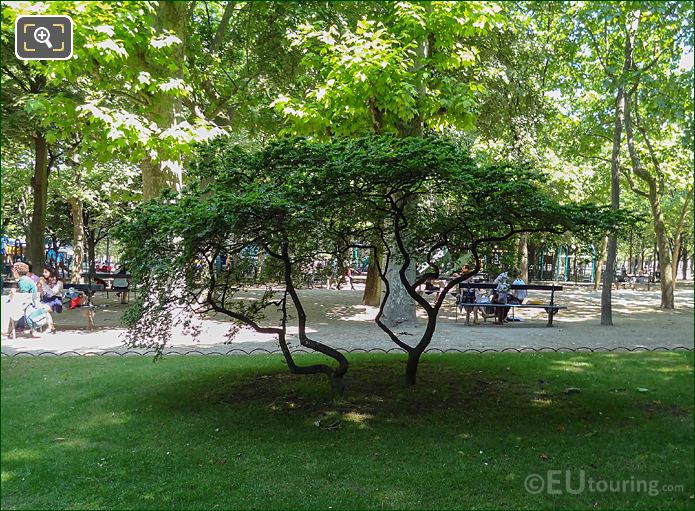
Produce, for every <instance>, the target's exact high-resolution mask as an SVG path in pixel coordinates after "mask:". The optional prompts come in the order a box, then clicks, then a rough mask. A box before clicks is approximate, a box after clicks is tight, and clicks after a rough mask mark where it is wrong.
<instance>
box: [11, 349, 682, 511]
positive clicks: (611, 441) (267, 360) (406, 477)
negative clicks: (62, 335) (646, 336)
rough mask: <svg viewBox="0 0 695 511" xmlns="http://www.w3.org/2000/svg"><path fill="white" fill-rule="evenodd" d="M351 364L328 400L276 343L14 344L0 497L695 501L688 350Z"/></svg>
mask: <svg viewBox="0 0 695 511" xmlns="http://www.w3.org/2000/svg"><path fill="white" fill-rule="evenodd" d="M309 360H313V361H316V360H318V357H308V356H305V357H300V361H301V362H307V361H309ZM350 360H351V363H352V366H351V368H350V371H349V373H348V376H347V377H346V384H347V391H346V393H345V395H344V396H342V397H333V396H332V395H331V393H330V391H329V389H328V384H327V383H326V381H325V380H324V379H323V378H321V377H315V378H314V377H307V376H292V375H289V374H287V373H286V370H285V368H284V366H283V363H282V360H281V359H280V358H278V357H270V356H252V357H245V356H227V357H195V356H187V357H171V358H168V359H165V360H163V361H161V362H158V363H156V364H155V363H153V362H152V359H151V358H147V357H129V358H114V357H108V358H107V357H91V358H15V359H8V358H3V359H2V508H3V509H14V508H23V509H37V508H53V509H65V508H82V509H96V508H114V509H115V508H160V509H161V508H197V509H199V508H238V507H243V508H249V507H250V508H328V507H329V506H332V508H333V509H338V508H346V507H347V508H379V509H380V508H602V509H607V508H614V507H620V508H643V509H656V508H674V507H675V508H692V507H693V505H694V501H693V462H694V460H693V355H692V353H682V352H681V353H664V352H655V353H639V354H619V355H618V354H593V355H589V354H574V353H567V354H484V355H479V354H465V355H430V356H426V357H425V359H424V361H423V363H422V364H421V368H420V373H419V382H418V385H417V387H416V388H414V389H406V388H404V386H403V384H402V380H403V375H402V373H403V367H404V358H403V357H401V356H396V355H392V356H385V355H353V356H351V357H350ZM569 387H576V388H578V389H580V390H579V392H569V393H568V392H566V390H567V389H568V388H569ZM639 388H642V389H647V390H648V391H646V392H645V391H639V390H638V389H639ZM318 419H324V420H323V422H322V423H321V424H323V425H325V424H330V423H331V422H333V421H334V420H336V419H340V420H341V421H342V422H341V424H342V427H340V428H337V429H331V430H324V429H319V428H318V427H316V426H315V425H314V423H315V421H317V420H318ZM549 470H550V471H553V470H557V471H560V472H559V474H560V475H559V476H555V475H553V476H552V477H560V478H561V479H562V483H563V484H561V485H558V487H557V488H560V491H561V493H560V494H557V495H548V494H547V493H545V492H541V493H540V494H531V493H529V492H527V491H526V490H525V489H524V483H525V481H526V479H527V477H528V476H529V475H531V474H540V475H541V477H542V478H545V480H547V477H548V476H547V473H548V471H549ZM566 470H569V471H571V472H570V474H571V475H570V477H571V478H572V481H571V483H572V486H571V487H570V489H573V488H577V487H578V484H579V479H580V477H581V474H582V473H583V474H584V476H585V478H586V479H585V481H587V482H586V484H587V486H588V484H589V483H588V479H589V478H592V479H594V480H596V481H606V484H608V482H610V481H613V482H614V483H613V484H616V483H615V482H616V481H617V483H620V481H627V482H628V486H627V490H626V491H620V492H613V491H600V490H601V489H603V487H602V486H601V483H598V485H597V486H596V487H595V488H594V490H595V491H590V490H589V489H588V487H585V491H583V492H581V493H579V494H572V493H569V492H566V491H564V488H565V487H564V478H565V471H566ZM581 471H583V472H581ZM642 480H644V481H645V483H644V484H655V483H653V482H651V481H658V483H656V484H658V488H655V487H649V488H652V489H656V491H652V492H651V493H652V494H651V495H650V492H649V491H646V489H645V487H644V486H642V487H639V488H637V489H635V490H630V484H632V485H633V486H632V487H633V488H635V485H637V484H638V481H642ZM630 481H632V483H630ZM647 482H648V483H647ZM664 485H675V486H680V488H675V489H673V488H667V490H671V491H661V489H663V487H664ZM609 490H610V489H609ZM638 490H639V491H638Z"/></svg>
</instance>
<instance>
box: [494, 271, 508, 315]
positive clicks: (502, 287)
mask: <svg viewBox="0 0 695 511" xmlns="http://www.w3.org/2000/svg"><path fill="white" fill-rule="evenodd" d="M493 284H497V287H496V288H495V291H494V293H493V295H492V303H499V304H501V305H507V302H508V300H509V290H510V284H509V275H508V274H507V272H506V271H505V272H502V273H500V274H499V275H498V276H497V278H496V279H495V280H494V281H493ZM495 309H496V310H495V324H496V325H502V324H504V320H505V318H506V317H507V311H508V309H509V307H495Z"/></svg>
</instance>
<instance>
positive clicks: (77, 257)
mask: <svg viewBox="0 0 695 511" xmlns="http://www.w3.org/2000/svg"><path fill="white" fill-rule="evenodd" d="M70 209H71V210H72V240H73V241H72V244H73V255H72V273H71V274H70V281H71V282H72V283H73V284H82V283H83V282H84V280H83V279H82V261H83V259H84V218H83V217H82V201H81V200H80V199H72V200H71V201H70Z"/></svg>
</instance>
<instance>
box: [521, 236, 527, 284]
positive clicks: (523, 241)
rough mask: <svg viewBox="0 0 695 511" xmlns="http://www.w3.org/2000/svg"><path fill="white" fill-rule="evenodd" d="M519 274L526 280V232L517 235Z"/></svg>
mask: <svg viewBox="0 0 695 511" xmlns="http://www.w3.org/2000/svg"><path fill="white" fill-rule="evenodd" d="M519 276H520V277H521V279H522V280H523V281H524V282H528V234H526V233H522V234H521V235H520V236H519Z"/></svg>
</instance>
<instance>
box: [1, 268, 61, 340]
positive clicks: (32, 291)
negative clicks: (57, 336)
mask: <svg viewBox="0 0 695 511" xmlns="http://www.w3.org/2000/svg"><path fill="white" fill-rule="evenodd" d="M12 273H13V274H14V277H15V279H16V280H17V290H14V289H12V290H11V291H10V295H9V297H8V298H7V299H6V298H5V297H3V304H2V331H3V333H7V334H8V335H9V334H10V333H12V334H13V333H14V331H15V328H16V326H17V324H18V323H20V321H22V320H23V319H24V318H25V315H26V314H27V311H28V310H32V309H34V308H35V307H34V304H37V303H38V298H39V294H38V288H37V287H36V283H35V282H34V280H33V279H32V278H31V277H30V276H29V274H30V270H29V265H27V264H26V263H22V262H17V263H14V265H13V267H12ZM46 314H47V316H48V326H49V329H51V330H52V331H54V332H55V326H53V319H52V318H51V314H50V313H49V312H46ZM30 330H31V336H32V337H38V336H39V334H38V333H37V332H36V331H34V329H30Z"/></svg>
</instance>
